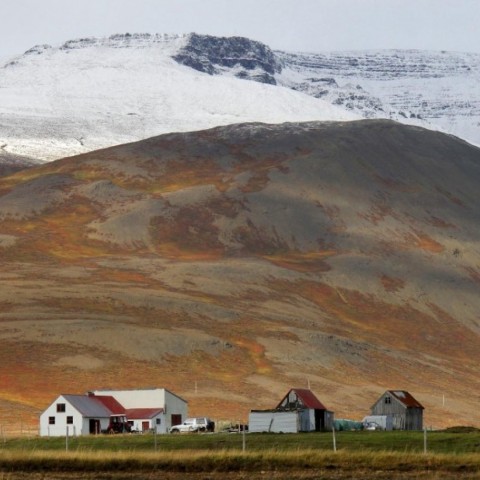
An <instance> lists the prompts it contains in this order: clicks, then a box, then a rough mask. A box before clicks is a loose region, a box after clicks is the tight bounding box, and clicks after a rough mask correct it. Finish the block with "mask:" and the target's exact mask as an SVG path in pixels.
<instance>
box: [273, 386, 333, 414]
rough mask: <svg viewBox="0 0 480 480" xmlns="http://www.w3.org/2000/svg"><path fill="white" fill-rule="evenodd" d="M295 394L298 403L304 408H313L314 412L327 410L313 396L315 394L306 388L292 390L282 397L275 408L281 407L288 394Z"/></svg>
mask: <svg viewBox="0 0 480 480" xmlns="http://www.w3.org/2000/svg"><path fill="white" fill-rule="evenodd" d="M292 392H293V393H295V395H296V396H297V398H298V400H299V401H300V403H301V404H302V405H303V406H304V407H305V408H313V409H315V410H327V408H326V407H325V405H323V403H322V402H321V401H320V400H319V399H318V398H317V397H316V396H315V394H314V393H313V392H312V391H311V390H308V389H306V388H292V389H290V390H289V392H288V393H287V394H286V395H285V397H283V399H282V401H281V402H280V403H279V404H278V406H277V408H280V407H281V404H282V403H283V401H284V400H285V398H287V397H288V396H289V395H290V393H292Z"/></svg>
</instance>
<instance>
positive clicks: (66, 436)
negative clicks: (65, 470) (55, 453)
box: [65, 425, 68, 452]
mask: <svg viewBox="0 0 480 480" xmlns="http://www.w3.org/2000/svg"><path fill="white" fill-rule="evenodd" d="M66 430H67V431H66V432H65V451H66V452H68V425H67V429H66Z"/></svg>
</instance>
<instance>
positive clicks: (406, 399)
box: [388, 390, 424, 409]
mask: <svg viewBox="0 0 480 480" xmlns="http://www.w3.org/2000/svg"><path fill="white" fill-rule="evenodd" d="M388 393H389V394H390V395H392V396H393V397H395V398H396V399H397V400H398V401H399V402H401V403H402V404H403V405H405V406H406V407H407V408H421V409H424V407H423V406H422V404H421V403H420V402H418V401H417V400H415V398H413V396H412V395H410V393H408V392H406V391H405V390H388Z"/></svg>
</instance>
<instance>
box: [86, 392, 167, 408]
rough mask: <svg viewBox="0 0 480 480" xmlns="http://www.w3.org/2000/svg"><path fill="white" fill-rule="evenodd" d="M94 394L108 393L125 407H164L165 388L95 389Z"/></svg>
mask: <svg viewBox="0 0 480 480" xmlns="http://www.w3.org/2000/svg"><path fill="white" fill-rule="evenodd" d="M93 393H94V394H95V395H110V396H112V397H113V398H115V400H117V401H118V402H119V403H120V404H121V405H122V406H123V407H125V408H164V406H165V389H164V388H152V389H145V390H95V391H94V392H93Z"/></svg>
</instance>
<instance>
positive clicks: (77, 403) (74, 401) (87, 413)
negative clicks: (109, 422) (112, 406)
mask: <svg viewBox="0 0 480 480" xmlns="http://www.w3.org/2000/svg"><path fill="white" fill-rule="evenodd" d="M62 397H63V398H64V399H65V400H66V401H67V402H68V403H70V405H72V407H73V408H75V409H77V410H78V411H79V412H80V413H81V414H82V415H83V416H84V417H103V418H109V417H110V416H111V415H112V412H111V411H110V410H109V409H108V408H107V407H106V406H105V405H104V404H103V403H101V402H99V401H97V400H94V399H93V398H95V397H93V398H92V397H89V396H88V395H62Z"/></svg>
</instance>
